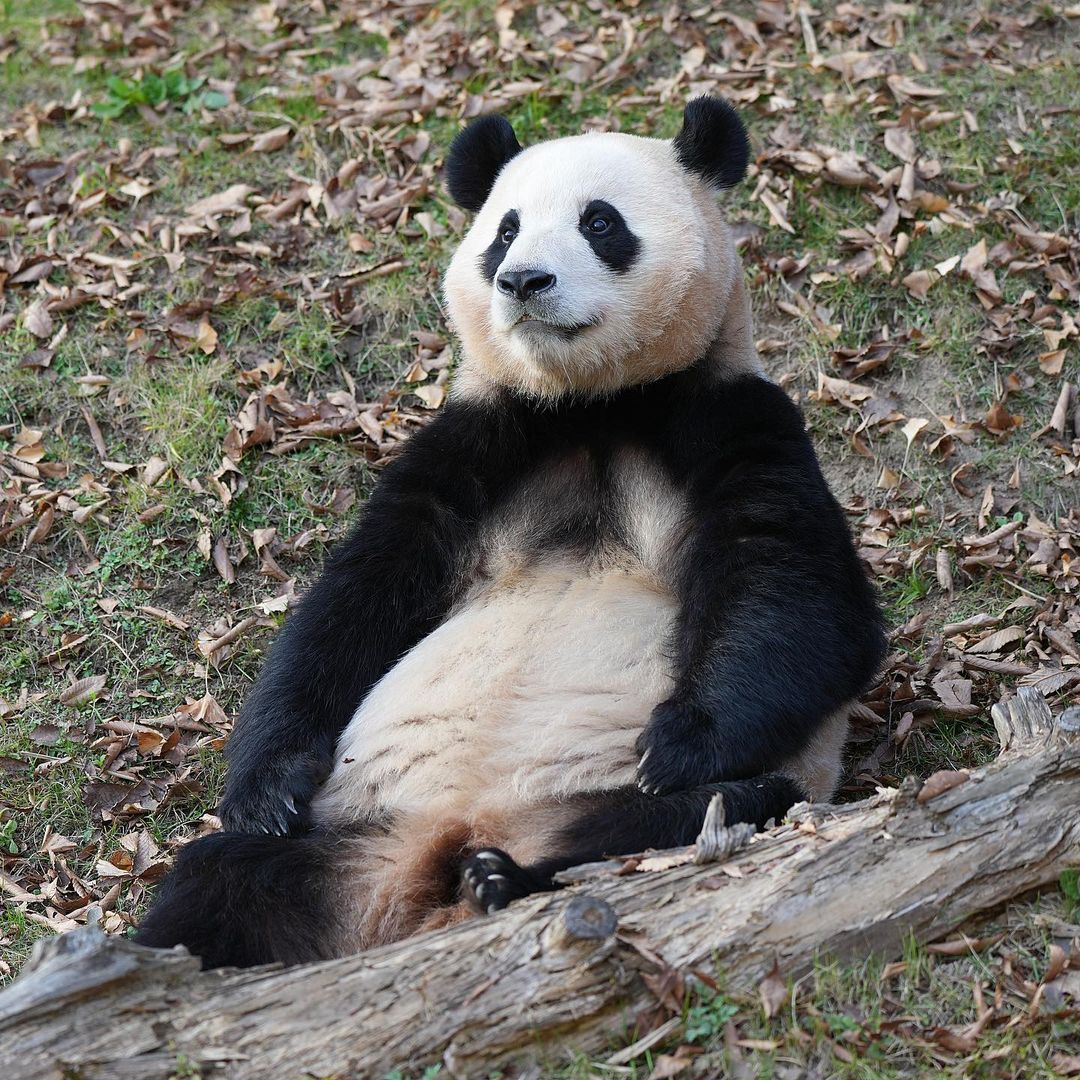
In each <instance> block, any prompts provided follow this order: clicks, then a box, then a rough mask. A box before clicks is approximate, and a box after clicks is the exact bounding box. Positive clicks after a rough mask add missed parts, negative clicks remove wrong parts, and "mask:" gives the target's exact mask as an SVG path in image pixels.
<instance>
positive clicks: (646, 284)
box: [137, 97, 884, 967]
mask: <svg viewBox="0 0 1080 1080" xmlns="http://www.w3.org/2000/svg"><path fill="white" fill-rule="evenodd" d="M747 158H748V143H747V137H746V133H745V130H744V128H743V125H742V123H741V122H740V120H739V118H738V116H737V114H736V113H735V111H734V110H733V109H732V108H731V107H730V106H729V105H728V104H726V103H725V102H723V101H721V100H718V99H715V98H709V97H705V98H699V99H697V100H695V101H691V102H690V103H689V104H688V105H687V106H686V109H685V112H684V117H683V124H682V128H681V130H680V131H679V133H678V135H677V136H676V137H675V138H674V140H663V139H655V138H644V137H638V136H635V135H629V134H621V133H590V134H585V135H578V136H572V137H569V138H560V139H554V140H551V141H546V142H541V143H538V144H537V145H534V146H530V147H528V148H527V149H523V148H522V147H521V146H520V145H519V143H518V140H517V138H516V136H515V134H514V131H513V128H512V126H511V125H510V124H509V123H508V122H507V121H506V120H505V119H503V118H501V117H498V116H488V117H484V118H481V119H479V120H477V121H475V122H473V123H472V124H471V125H469V126H468V127H466V128H465V129H464V130H463V131H462V132H461V133H460V134H459V135H458V136H457V138H456V139H455V141H454V142H453V145H452V147H451V149H450V151H449V154H448V157H447V161H446V168H445V178H446V183H447V186H448V189H449V192H450V194H451V196H452V197H453V198H454V199H455V200H456V201H457V203H458V204H460V205H461V206H462V207H463V208H465V209H466V210H469V211H474V212H475V215H476V216H475V218H474V220H473V222H472V225H471V228H470V229H469V230H468V232H467V234H466V236H465V238H464V240H463V241H462V243H461V245H460V247H459V248H458V249H457V252H456V253H455V254H454V256H453V259H452V261H451V262H450V265H449V269H448V271H447V274H446V280H445V298H446V304H447V309H448V313H449V316H450V320H451V322H452V325H453V327H454V329H455V331H456V333H457V335H458V337H459V338H460V342H461V354H462V355H461V361H460V365H459V368H458V370H457V372H456V374H455V378H454V382H453V386H452V391H451V394H450V396H449V399H448V402H447V404H446V405H445V407H444V408H443V409H442V410H441V412H440V413H439V414H438V415H437V416H436V418H435V419H434V420H433V422H432V423H430V424H429V425H428V426H427V427H425V428H424V429H422V430H421V431H419V432H418V433H417V434H415V435H413V436H412V437H411V439H410V440H409V442H408V443H407V445H406V447H405V449H404V451H403V453H402V454H401V456H400V457H399V458H398V459H397V460H396V461H395V462H394V463H393V464H391V465H390V466H389V467H388V468H387V469H386V470H385V472H384V473H383V475H382V477H381V478H380V480H379V482H378V484H377V485H376V487H375V490H374V493H373V494H372V496H371V498H370V500H369V501H368V503H367V506H366V507H365V509H364V511H363V513H362V515H361V518H360V521H359V523H358V524H357V525H356V527H355V528H354V530H353V531H352V533H351V534H350V535H349V536H348V537H347V538H346V539H344V540H342V541H341V542H340V543H339V544H338V546H337V547H336V548H335V549H334V551H333V553H332V555H331V557H330V558H329V560H328V561H327V564H326V566H325V569H324V570H323V572H322V575H321V577H320V578H319V579H318V580H317V581H316V582H315V584H314V585H313V586H312V587H311V588H310V590H309V591H308V592H307V595H306V596H305V597H304V598H303V600H302V601H301V603H300V605H299V607H298V610H297V611H296V613H295V614H293V615H292V616H291V618H290V619H289V620H288V622H287V623H286V625H285V627H284V629H283V630H282V632H281V634H280V636H279V637H278V639H277V641H276V643H275V644H274V646H273V648H272V650H271V651H270V654H269V656H268V658H267V661H266V663H265V666H264V668H263V671H262V673H261V675H260V677H259V678H258V680H257V682H256V684H255V686H254V688H253V690H252V692H251V694H250V696H249V698H248V699H247V702H246V704H245V706H244V708H243V709H242V711H241V714H240V717H239V719H238V721H237V724H236V727H235V730H234V731H233V733H232V735H231V738H230V740H229V743H228V747H227V757H228V762H229V770H228V774H227V777H226V783H225V792H224V798H223V800H222V803H221V806H220V816H221V820H222V822H223V826H224V831H222V832H219V833H216V834H213V835H211V836H208V837H205V838H203V839H200V840H197V841H195V842H194V843H192V844H190V845H188V846H187V847H185V848H184V849H183V850H182V851H181V852H180V854H179V856H178V858H177V861H176V865H175V868H174V869H173V870H172V872H171V874H170V875H169V876H168V877H167V879H166V880H165V882H164V884H163V886H162V888H161V892H160V895H159V896H158V898H157V902H156V905H155V906H154V907H153V908H152V910H151V911H150V912H149V914H148V916H147V918H146V919H145V921H144V922H143V925H142V927H141V930H140V932H139V933H138V935H137V940H139V941H141V942H142V943H144V944H147V945H154V946H172V945H174V944H177V943H182V944H184V945H186V946H187V947H188V948H189V949H190V950H191V951H192V952H194V953H196V954H197V955H199V956H200V957H201V958H202V961H203V963H204V965H205V966H207V967H215V966H221V965H237V966H243V965H252V964H260V963H266V962H270V961H280V962H284V963H287V964H291V963H300V962H305V961H312V960H316V959H323V958H330V957H335V956H340V955H343V954H347V953H352V952H355V951H358V950H361V949H365V948H368V947H371V946H375V945H379V944H382V943H386V942H390V941H393V940H396V939H399V938H401V937H404V936H406V935H409V934H412V933H415V932H418V931H423V930H430V929H434V928H437V927H443V926H447V925H450V924H452V923H454V922H457V921H458V920H460V919H464V918H466V917H468V916H470V915H473V914H482V913H489V912H494V911H497V910H499V909H501V908H503V907H505V906H506V905H507V904H509V903H511V902H512V901H514V900H515V899H517V898H520V897H522V896H525V895H527V894H529V893H533V892H537V891H542V890H548V889H552V888H553V887H554V885H553V882H552V875H553V874H555V873H556V872H557V871H558V870H560V869H562V868H565V867H567V866H570V865H573V864H576V863H581V862H587V861H590V860H595V859H598V858H601V857H603V856H612V855H619V854H624V853H631V852H638V851H642V850H644V849H646V848H650V847H667V846H673V845H679V844H687V843H691V842H693V840H694V838H695V837H696V835H697V833H698V831H699V828H700V826H701V822H702V818H703V816H704V813H705V810H706V808H707V806H708V803H709V802H710V800H711V799H712V797H713V796H714V795H716V794H717V793H719V794H721V795H722V798H723V803H724V808H725V811H726V814H727V820H728V821H729V822H734V821H749V822H754V823H757V824H759V825H760V824H763V823H764V822H766V821H767V820H768V819H770V818H777V819H779V818H780V817H782V815H783V814H784V813H785V811H786V810H787V809H788V808H789V807H790V806H791V805H792V804H793V803H795V802H796V801H799V800H803V799H813V800H823V799H828V798H829V797H830V796H831V795H832V794H833V791H834V788H835V786H836V784H837V782H838V777H839V772H840V767H841V751H842V748H843V744H844V740H845V734H846V730H847V717H848V712H849V707H850V703H851V702H852V700H853V699H854V698H855V697H856V696H857V695H858V694H859V693H860V692H861V691H862V690H863V689H864V688H865V687H866V686H867V684H868V682H869V681H870V680H871V679H872V677H873V675H874V673H875V670H876V669H877V667H878V665H879V663H880V661H881V659H882V656H883V647H884V646H883V642H884V639H883V634H882V628H881V621H880V617H879V611H878V607H877V603H876V598H875V595H874V592H873V589H872V586H871V585H870V583H869V582H868V580H867V579H866V577H865V575H864V573H863V571H862V569H861V567H860V564H859V561H858V559H857V557H856V554H855V551H854V548H853V545H852V543H851V539H850V535H849V533H848V530H847V526H846V523H845V521H844V518H843V514H842V511H841V510H840V508H839V506H838V505H837V503H836V501H835V500H834V498H833V497H832V495H831V494H830V493H829V490H828V488H827V487H826V484H825V481H824V479H823V477H822V474H821V471H820V468H819V466H818V463H817V460H816V457H815V454H814V451H813V449H812V447H811V444H810V441H809V439H808V436H807V434H806V430H805V425H804V422H803V420H802V418H801V416H800V413H799V411H798V409H797V408H796V406H795V405H794V404H793V403H792V402H791V400H790V399H789V398H788V396H787V395H786V393H785V392H784V391H783V390H782V389H781V388H780V387H778V386H776V385H775V384H774V383H772V382H770V381H769V380H768V379H767V378H766V377H765V375H764V373H763V370H762V367H761V363H760V361H759V358H758V356H757V353H756V351H755V348H754V339H753V334H752V330H751V319H750V311H749V306H748V302H747V294H746V290H745V287H744V283H743V276H742V269H741V266H740V262H739V259H738V256H737V255H736V252H735V246H734V242H733V240H732V235H731V231H730V230H729V228H728V227H727V225H726V224H725V221H724V217H723V215H722V213H721V210H720V208H719V206H718V199H717V196H718V191H719V190H720V189H722V188H726V187H729V186H731V185H733V184H735V183H737V182H738V181H739V180H740V179H741V177H742V176H743V174H744V171H745V169H746V165H747Z"/></svg>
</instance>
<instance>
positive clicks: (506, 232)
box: [499, 225, 517, 245]
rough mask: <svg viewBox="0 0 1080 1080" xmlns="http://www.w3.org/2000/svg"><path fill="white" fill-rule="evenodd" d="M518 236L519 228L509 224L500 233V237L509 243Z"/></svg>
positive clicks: (505, 242)
mask: <svg viewBox="0 0 1080 1080" xmlns="http://www.w3.org/2000/svg"><path fill="white" fill-rule="evenodd" d="M516 236H517V229H515V228H513V227H512V226H509V225H508V226H507V227H506V228H505V229H503V231H502V232H501V233H499V239H500V240H501V241H502V242H503V243H504V244H507V245H510V244H512V243H513V242H514V238H515V237H516Z"/></svg>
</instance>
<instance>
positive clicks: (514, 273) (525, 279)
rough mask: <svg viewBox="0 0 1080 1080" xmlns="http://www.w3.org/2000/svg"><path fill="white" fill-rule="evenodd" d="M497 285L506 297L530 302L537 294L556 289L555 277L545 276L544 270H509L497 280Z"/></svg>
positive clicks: (551, 275)
mask: <svg viewBox="0 0 1080 1080" xmlns="http://www.w3.org/2000/svg"><path fill="white" fill-rule="evenodd" d="M495 284H496V286H497V287H498V289H499V292H501V293H504V294H505V295H506V296H516V297H517V298H518V299H519V300H528V299H529V297H531V296H535V295H536V294H537V293H542V292H547V291H548V289H553V288H555V275H554V274H545V273H544V271H543V270H507V271H506V272H505V273H503V274H500V275H499V276H498V278H496V280H495Z"/></svg>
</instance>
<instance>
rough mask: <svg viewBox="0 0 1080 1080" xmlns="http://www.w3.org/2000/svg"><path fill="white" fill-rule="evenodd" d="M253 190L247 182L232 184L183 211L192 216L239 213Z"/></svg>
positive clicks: (245, 206) (245, 207)
mask: <svg viewBox="0 0 1080 1080" xmlns="http://www.w3.org/2000/svg"><path fill="white" fill-rule="evenodd" d="M254 190H255V189H254V188H252V187H249V186H248V185H247V184H233V185H232V187H229V188H226V189H225V190H224V191H219V192H217V193H216V194H215V195H207V196H206V198H205V199H199V200H198V201H197V202H193V203H192V204H191V205H190V206H189V207H188V208H187V209H186V210H185V213H186V214H188V216H189V217H194V218H202V217H214V215H215V214H239V213H242V212H243V211H244V210H246V209H247V205H246V204H247V198H248V196H249V195H250V194H251V193H252V192H253V191H254Z"/></svg>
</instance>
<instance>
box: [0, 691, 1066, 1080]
mask: <svg viewBox="0 0 1080 1080" xmlns="http://www.w3.org/2000/svg"><path fill="white" fill-rule="evenodd" d="M994 720H995V725H996V727H997V729H998V733H999V736H1000V738H1001V741H1002V745H1003V747H1005V748H1006V749H1005V752H1004V753H1003V754H1002V756H1001V757H1000V758H999V759H998V760H997V761H996V762H994V763H993V764H991V765H989V766H987V767H985V768H982V769H976V770H973V771H972V772H971V773H970V774H967V773H939V774H936V775H935V776H933V777H931V778H930V779H929V780H927V782H926V783H925V784H924V785H922V786H921V787H920V785H918V784H917V783H916V782H915V781H906V782H905V783H904V785H903V786H902V787H901V788H900V790H898V791H889V792H883V793H881V794H879V795H878V796H876V797H875V798H873V799H869V800H867V801H865V802H861V803H855V804H851V805H847V806H836V807H821V806H818V807H814V806H801V807H797V808H796V810H795V811H794V812H793V817H792V820H791V821H790V822H789V823H787V824H785V825H782V826H780V827H779V828H776V829H773V830H772V831H770V832H769V833H766V834H761V835H758V836H755V837H753V838H752V839H751V840H750V842H749V843H748V844H745V846H742V847H740V845H739V843H738V842H731V843H728V842H727V841H728V840H732V839H733V838H732V837H727V838H725V836H724V833H723V825H722V822H717V821H715V820H714V821H712V822H711V823H710V829H709V834H710V840H709V843H710V844H711V845H712V846H713V848H714V849H715V850H717V851H729V852H730V854H729V856H728V861H727V862H723V863H720V864H717V863H713V864H711V865H710V864H706V865H695V863H694V856H695V851H694V849H687V850H686V851H683V852H674V853H668V857H666V858H660V859H657V858H650V859H642V860H641V861H640V862H639V863H638V864H637V869H636V870H635V871H634V872H632V873H629V874H626V873H623V874H621V875H618V876H617V875H616V871H618V870H625V861H624V860H619V861H617V862H614V863H600V864H596V865H594V866H591V867H583V868H578V869H577V870H575V871H573V872H572V873H571V874H570V875H569V876H570V877H572V878H574V879H575V881H576V884H574V885H572V886H570V887H569V888H567V889H566V890H565V891H563V892H560V893H556V894H549V895H545V896H538V897H533V898H531V899H530V900H527V901H524V902H522V903H519V904H515V905H513V906H512V907H511V908H510V910H509V911H507V912H504V913H503V914H501V915H499V916H496V917H491V918H483V919H476V920H474V921H472V922H468V923H465V924H462V925H460V926H457V927H455V928H452V929H448V930H444V931H438V932H436V933H432V934H427V935H424V936H422V937H418V938H414V939H412V940H409V941H403V942H400V943H398V944H395V945H391V946H386V947H384V948H380V949H375V950H372V951H370V952H367V953H363V954H361V955H358V956H353V957H349V958H347V959H344V960H336V961H332V962H329V963H321V964H312V965H309V966H305V967H300V968H293V969H289V970H281V969H276V968H262V969H257V970H253V971H241V972H236V971H233V972H221V971H216V972H208V973H201V972H200V971H199V970H198V962H197V961H196V960H195V959H193V958H191V957H189V956H188V955H186V953H185V952H184V951H183V950H173V951H171V952H153V951H151V950H147V949H143V948H140V947H138V946H136V945H132V944H130V943H129V942H126V941H123V940H119V939H117V938H105V937H104V936H103V935H102V934H101V933H100V932H99V931H97V930H96V929H93V928H87V929H83V930H79V931H77V932H75V933H72V934H68V935H65V936H62V937H58V938H53V939H50V940H47V941H45V942H42V943H39V946H38V948H37V950H36V952H35V955H34V957H33V959H32V960H31V962H30V963H29V965H28V966H27V969H26V971H25V972H24V974H23V975H22V976H21V977H20V978H19V979H18V980H17V981H16V982H15V983H14V984H13V985H12V986H11V987H10V988H9V989H8V990H7V991H6V992H5V993H3V994H2V995H0V1075H2V1076H5V1077H12V1078H15V1077H19V1078H24V1077H25V1078H37V1077H41V1078H45V1077H49V1078H52V1077H55V1076H57V1075H58V1074H63V1075H78V1076H79V1077H81V1078H91V1077H101V1078H106V1077H107V1078H109V1080H122V1078H124V1077H132V1078H133V1077H138V1078H140V1080H144V1078H150V1077H167V1076H169V1075H170V1074H171V1073H174V1072H175V1071H177V1068H178V1061H179V1062H186V1064H187V1066H188V1067H191V1068H198V1069H199V1070H200V1071H201V1074H202V1075H203V1076H207V1075H224V1076H229V1077H243V1078H247V1077H273V1078H279V1077H286V1076H302V1075H313V1076H317V1077H326V1076H334V1077H342V1078H345V1077H373V1078H378V1077H382V1076H383V1075H385V1073H386V1072H388V1071H390V1070H391V1069H393V1068H394V1067H396V1066H399V1065H405V1066H408V1067H410V1068H413V1069H415V1068H417V1067H419V1066H422V1065H424V1064H428V1063H432V1062H437V1061H442V1062H443V1063H444V1064H445V1067H446V1069H447V1071H448V1072H449V1074H450V1075H451V1076H455V1077H463V1076H473V1075H480V1074H482V1073H484V1072H485V1071H486V1070H487V1069H490V1068H494V1067H497V1066H498V1065H500V1064H502V1063H506V1062H508V1061H513V1060H522V1059H529V1058H534V1057H536V1056H537V1055H538V1054H540V1053H543V1052H544V1050H543V1046H544V1044H546V1047H547V1049H546V1053H547V1054H548V1056H549V1058H550V1056H551V1055H552V1053H553V1050H552V1045H553V1044H552V1040H553V1039H556V1038H557V1039H558V1040H559V1043H560V1045H570V1046H573V1047H575V1048H576V1049H583V1050H589V1049H596V1048H600V1047H602V1046H604V1045H607V1044H608V1042H609V1040H610V1037H611V1035H612V1033H613V1031H616V1030H620V1031H625V1030H628V1029H629V1028H631V1027H632V1026H633V1023H634V1021H635V1020H636V1019H637V1018H639V1017H641V1016H642V1015H644V1014H645V1013H649V1014H651V1015H655V1013H656V1005H657V1002H656V999H655V998H654V997H653V996H652V994H651V992H650V990H649V989H648V987H647V985H646V982H645V980H644V979H643V978H642V976H643V975H645V974H648V973H650V972H654V971H655V970H656V967H657V965H658V963H659V964H661V965H667V966H670V967H672V968H675V969H677V970H679V971H682V972H687V971H690V970H693V969H694V968H700V969H702V970H709V969H711V967H712V965H713V962H714V960H715V961H716V962H717V963H718V964H720V965H721V966H722V967H723V968H724V970H725V973H726V979H727V983H728V985H729V986H731V987H732V988H733V989H740V988H744V989H751V988H753V987H755V986H756V985H757V984H758V983H759V982H760V980H761V979H762V977H763V976H764V975H765V974H766V973H767V972H768V971H769V970H770V969H771V968H772V967H773V964H774V963H777V964H778V965H779V970H780V972H781V973H782V974H784V975H785V976H798V975H800V974H801V973H803V972H805V971H806V970H807V969H808V968H809V967H810V965H811V964H812V963H813V958H814V956H815V955H816V954H819V953H828V954H832V955H834V956H837V957H841V958H844V957H847V958H855V959H859V958H862V957H865V956H866V955H867V954H868V953H871V952H873V953H878V954H884V955H886V956H890V955H896V954H897V953H898V952H899V951H900V949H901V946H902V942H903V940H904V938H905V936H906V935H908V934H909V933H914V934H915V935H916V936H917V937H918V938H919V939H920V940H923V941H932V940H934V939H935V938H939V937H941V936H943V935H945V934H947V933H948V932H950V931H951V930H953V929H954V928H955V927H957V926H958V925H960V924H961V923H963V922H964V921H965V920H967V919H968V918H970V916H971V915H972V914H974V913H976V912H979V911H985V910H988V909H991V908H994V907H996V906H998V905H1000V904H1001V903H1003V902H1004V901H1006V900H1009V899H1010V898H1012V897H1014V896H1017V895H1019V894H1021V893H1023V892H1026V891H1028V890H1030V889H1033V888H1035V887H1037V886H1041V885H1046V884H1048V883H1051V882H1054V881H1056V879H1057V877H1058V875H1059V873H1060V871H1061V870H1062V869H1064V868H1065V867H1066V866H1068V865H1070V864H1072V865H1075V864H1076V863H1078V862H1080V800H1078V799H1077V798H1076V791H1077V790H1078V788H1077V784H1078V782H1080V710H1075V709H1072V710H1069V711H1068V712H1067V713H1065V714H1063V715H1062V717H1060V718H1059V719H1058V721H1057V723H1056V724H1055V723H1054V721H1053V720H1052V717H1051V715H1050V710H1049V709H1048V707H1047V706H1046V704H1045V702H1044V701H1043V699H1042V697H1041V696H1040V695H1039V694H1038V693H1037V692H1036V691H1033V690H1030V689H1024V690H1021V691H1020V693H1019V695H1018V696H1017V697H1016V698H1014V699H1012V701H1010V702H1009V703H1008V704H1007V705H999V706H995V709H994ZM734 839H742V838H734ZM649 866H652V867H654V868H655V869H652V870H648V869H647V868H648V867H649ZM665 867H666V868H665ZM65 1070H67V1071H66V1072H65ZM217 1070H219V1071H217Z"/></svg>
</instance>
